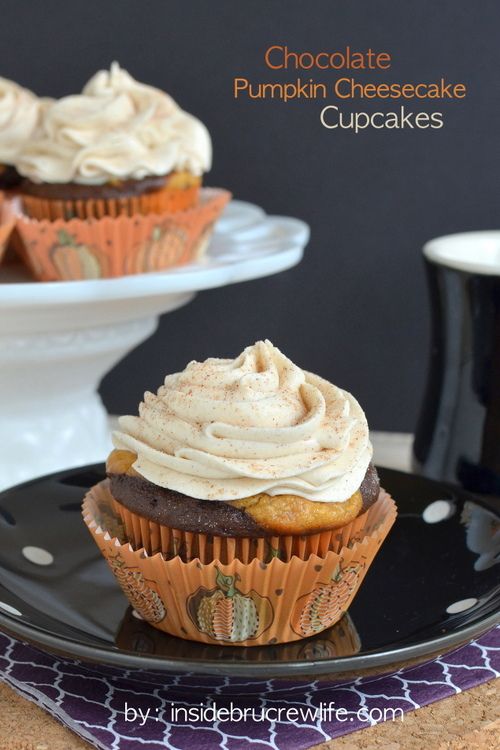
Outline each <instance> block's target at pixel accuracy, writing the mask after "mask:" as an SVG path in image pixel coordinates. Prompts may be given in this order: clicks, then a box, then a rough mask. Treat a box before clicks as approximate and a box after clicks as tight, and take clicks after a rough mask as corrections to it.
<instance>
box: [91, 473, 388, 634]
mask: <svg viewBox="0 0 500 750" xmlns="http://www.w3.org/2000/svg"><path fill="white" fill-rule="evenodd" d="M372 508H373V509H374V511H373V512H374V514H375V515H376V518H377V522H376V523H375V524H370V526H369V528H370V532H369V533H365V534H361V530H360V529H358V535H356V536H355V537H352V538H350V539H349V544H347V545H346V546H341V547H340V548H339V549H338V551H333V550H330V551H328V552H326V554H324V555H322V556H320V555H316V554H311V555H309V556H308V557H307V558H306V559H302V558H300V557H298V556H296V555H293V556H292V557H291V558H290V559H289V560H287V561H283V560H280V559H279V557H273V558H272V559H271V560H270V561H269V562H266V561H264V560H263V559H259V558H258V557H254V558H253V559H252V560H251V562H248V563H245V562H242V561H241V560H239V559H238V558H234V559H232V560H230V561H227V562H225V563H223V562H221V561H220V560H216V559H214V560H211V561H210V562H208V563H202V562H200V560H199V559H193V560H190V561H189V562H184V561H183V560H182V558H181V557H180V556H178V555H177V556H175V557H172V558H171V559H168V560H167V559H165V557H164V556H163V555H162V554H161V553H160V552H158V553H156V554H154V555H148V553H147V552H146V550H145V549H143V548H142V549H134V548H133V547H132V545H131V544H130V543H129V542H128V541H126V537H125V530H124V527H123V524H122V521H121V519H120V517H119V516H118V515H117V514H116V512H115V510H114V507H113V503H112V500H111V495H110V493H109V490H108V488H107V483H106V482H101V483H100V484H98V485H96V486H95V487H93V488H92V489H91V490H90V491H89V493H88V494H87V495H86V497H85V500H84V503H83V515H84V519H85V523H86V524H87V527H88V529H89V531H90V533H91V534H92V536H93V538H94V541H95V542H96V544H97V546H98V547H99V549H100V551H101V553H102V555H103V556H104V558H105V559H106V560H107V562H108V564H109V566H110V568H111V570H112V572H113V573H114V575H115V577H116V579H117V581H118V583H119V584H120V586H121V588H122V590H123V592H124V593H125V595H126V596H127V598H128V600H129V602H130V604H131V605H132V607H133V608H134V609H135V610H136V612H138V613H139V615H140V616H141V617H142V618H143V619H144V620H146V621H147V622H148V623H150V624H151V625H152V626H153V627H155V628H157V629H158V630H161V631H164V632H166V633H168V634H170V635H173V636H178V637H180V638H184V639H187V640H193V641H199V642H201V643H210V644H218V645H220V646H227V645H239V646H262V645H272V644H277V643H288V642H291V641H297V640H300V639H302V638H308V637H309V636H314V635H317V634H318V633H321V632H323V631H324V630H327V629H328V628H331V627H332V626H333V625H335V623H337V622H338V621H339V620H340V619H341V618H342V617H343V616H344V614H345V612H346V610H347V609H348V607H349V605H350V604H351V601H352V600H353V598H354V596H355V594H356V592H357V591H358V589H359V586H360V585H361V582H362V581H363V578H364V576H365V575H366V572H367V571H368V568H369V567H370V565H371V563H372V561H373V559H374V558H375V555H376V554H377V551H378V549H379V547H380V545H381V544H382V542H383V540H384V539H385V537H386V535H387V533H388V532H389V530H390V528H391V526H392V524H393V523H394V521H395V518H396V506H395V503H394V501H393V500H392V498H391V497H390V496H389V495H388V494H387V493H386V492H384V491H383V490H381V492H380V496H379V499H378V500H377V502H376V503H375V504H374V505H373V506H372ZM370 510H372V509H370ZM370 510H369V511H368V513H369V512H370ZM366 528H368V526H367V525H366V526H365V529H366Z"/></svg>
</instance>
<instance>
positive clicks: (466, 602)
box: [446, 596, 478, 615]
mask: <svg viewBox="0 0 500 750" xmlns="http://www.w3.org/2000/svg"><path fill="white" fill-rule="evenodd" d="M477 601H478V600H477V599H475V598H474V597H473V596H471V597H470V599H460V601H459V602H453V604H450V606H449V607H446V611H447V612H448V614H449V615H458V614H459V612H465V611H466V610H468V609H472V607H475V606H476V604H477Z"/></svg>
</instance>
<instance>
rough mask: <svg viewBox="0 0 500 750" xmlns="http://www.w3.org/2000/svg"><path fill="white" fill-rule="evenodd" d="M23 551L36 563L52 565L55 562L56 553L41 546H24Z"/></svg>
mask: <svg viewBox="0 0 500 750" xmlns="http://www.w3.org/2000/svg"><path fill="white" fill-rule="evenodd" d="M22 553H23V557H25V558H26V560H29V561H30V562H31V563H33V564H34V565H52V563H53V562H54V555H52V554H51V553H50V552H49V551H48V550H46V549H42V548H41V547H31V546H28V547H23V549H22Z"/></svg>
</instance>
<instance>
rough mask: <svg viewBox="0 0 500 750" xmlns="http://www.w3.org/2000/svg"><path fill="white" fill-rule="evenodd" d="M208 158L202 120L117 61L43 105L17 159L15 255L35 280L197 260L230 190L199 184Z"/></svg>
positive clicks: (109, 273) (153, 268)
mask: <svg viewBox="0 0 500 750" xmlns="http://www.w3.org/2000/svg"><path fill="white" fill-rule="evenodd" d="M210 165H211V141H210V136H209V134H208V132H207V130H206V128H205V126H204V125H203V124H202V123H201V122H200V121H199V120H197V119H196V118H195V117H193V116H192V115H189V114H187V113H186V112H184V111H183V110H182V109H180V107H179V106H178V105H177V104H176V103H175V102H174V101H173V99H172V98H171V97H170V96H168V94H166V93H164V92H163V91H160V90H159V89H156V88H153V87H152V86H147V85H145V84H142V83H138V82H137V81H135V80H134V79H133V78H132V77H131V76H130V75H129V74H128V73H126V72H125V71H124V70H121V68H120V67H119V66H118V65H117V64H116V63H115V64H113V65H112V67H111V71H110V72H106V71H100V72H99V73H97V74H96V75H95V76H94V77H93V78H92V79H91V80H90V81H89V82H88V83H87V85H86V86H85V88H84V91H83V93H82V94H78V95H76V96H67V97H64V98H63V99H60V100H59V101H56V102H54V103H53V104H52V105H51V106H49V107H48V108H47V109H46V111H45V113H44V117H43V121H42V127H41V130H40V132H39V133H38V135H37V137H36V138H34V139H32V140H31V142H30V143H28V144H27V145H26V146H25V147H24V148H23V149H22V151H21V153H20V154H19V156H18V158H17V161H16V166H17V169H18V170H19V172H20V174H22V175H23V178H24V180H23V183H22V185H21V188H20V191H21V199H22V213H21V214H20V216H19V218H18V222H17V229H18V231H19V235H20V237H21V239H22V243H23V253H22V255H23V257H24V258H25V259H26V261H27V263H28V265H29V267H30V268H31V270H32V272H33V274H34V276H35V277H36V278H38V279H40V280H42V281H56V280H62V281H73V280H80V279H100V278H111V277H117V276H123V275H128V274H136V273H147V272H150V271H162V270H165V269H169V268H172V267H175V266H180V265H184V264H186V263H189V262H191V261H194V260H197V259H199V258H200V257H201V256H202V255H203V253H204V252H205V249H206V247H207V245H208V238H209V237H210V234H211V232H212V229H213V225H214V222H215V221H216V219H217V218H218V217H219V215H220V213H221V212H222V210H223V208H224V206H225V205H226V203H227V202H228V200H229V199H230V197H231V196H230V193H228V192H227V191H226V190H220V189H213V188H211V189H209V188H203V189H200V185H201V181H202V175H203V173H204V172H206V171H207V170H208V169H209V168H210Z"/></svg>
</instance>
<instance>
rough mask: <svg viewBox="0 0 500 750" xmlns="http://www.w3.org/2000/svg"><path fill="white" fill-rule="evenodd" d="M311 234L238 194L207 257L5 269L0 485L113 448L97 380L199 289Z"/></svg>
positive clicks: (282, 255)
mask: <svg viewBox="0 0 500 750" xmlns="http://www.w3.org/2000/svg"><path fill="white" fill-rule="evenodd" d="M308 237H309V230H308V227H307V225H305V224H304V223H303V222H301V221H298V220H297V219H291V218H288V217H280V216H266V214H265V213H264V211H263V210H262V209H260V208H258V207H257V206H254V205H252V204H249V203H243V202H241V201H232V202H231V203H230V204H229V206H228V207H227V208H226V210H225V212H224V214H223V215H222V217H221V219H220V220H219V221H218V222H217V225H216V228H215V231H214V234H213V237H212V240H211V242H210V246H209V248H208V251H207V254H206V256H205V257H204V258H203V259H201V260H200V261H198V262H196V263H192V264H190V265H188V266H183V267H181V268H178V269H175V270H171V271H168V272H162V273H149V274H140V275H137V276H124V277H121V278H117V279H100V280H96V281H94V280H91V281H72V282H48V283H40V282H33V281H30V280H29V279H28V277H27V276H26V274H25V272H24V271H23V269H22V268H21V267H14V266H5V267H4V268H2V270H1V276H0V282H1V283H0V314H1V317H0V415H1V417H0V446H1V450H0V489H2V488H5V487H9V486H11V485H13V484H17V483H19V482H22V481H24V480H27V479H30V478H32V477H35V476H39V475H41V474H46V473H49V472H52V471H57V470H59V469H62V468H66V467H67V466H78V465H83V464H87V463H93V462H95V461H100V460H103V459H104V457H105V456H106V454H107V452H108V451H109V449H110V447H111V442H110V435H109V427H108V419H107V414H106V411H105V409H104V406H103V404H102V402H101V399H100V397H99V395H98V393H97V388H98V386H99V383H100V381H101V379H102V378H103V377H104V375H105V374H106V373H107V372H109V370H110V369H111V368H112V367H113V366H114V365H115V364H116V363H117V362H118V361H119V360H120V359H122V357H124V356H125V355H126V354H127V353H128V352H129V351H131V350H132V349H134V348H135V347H136V346H137V345H138V344H140V343H141V342H142V341H144V340H145V339H147V338H148V337H149V336H151V334H152V333H153V332H154V331H155V329H156V327H157V325H158V318H159V316H160V315H162V314H165V313H168V312H170V311H172V310H176V309H177V308H179V307H181V306H182V305H185V304H187V303H188V302H189V301H190V300H191V299H193V297H194V296H195V294H196V292H198V291H200V290H202V289H209V288H213V287H218V286H225V285H227V284H233V283H235V282H238V281H247V280H249V279H256V278H259V277H263V276H268V275H271V274H273V273H278V272H280V271H284V270H286V269H287V268H290V267H292V266H294V265H295V264H296V263H298V262H299V261H300V259H301V257H302V253H303V250H304V247H305V245H306V243H307V240H308Z"/></svg>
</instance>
